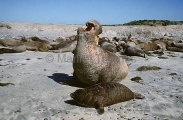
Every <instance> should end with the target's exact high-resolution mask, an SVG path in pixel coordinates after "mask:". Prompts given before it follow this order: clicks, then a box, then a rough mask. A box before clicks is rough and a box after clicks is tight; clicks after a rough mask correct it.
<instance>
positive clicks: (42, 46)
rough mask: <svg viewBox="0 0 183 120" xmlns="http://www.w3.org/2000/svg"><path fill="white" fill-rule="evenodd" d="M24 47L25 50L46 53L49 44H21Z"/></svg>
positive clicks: (35, 42) (33, 42)
mask: <svg viewBox="0 0 183 120" xmlns="http://www.w3.org/2000/svg"><path fill="white" fill-rule="evenodd" d="M22 44H24V45H25V46H26V49H27V50H31V51H42V52H45V51H48V50H49V49H50V48H51V46H50V45H49V44H45V43H41V42H39V41H30V42H22Z"/></svg>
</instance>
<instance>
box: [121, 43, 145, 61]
mask: <svg viewBox="0 0 183 120" xmlns="http://www.w3.org/2000/svg"><path fill="white" fill-rule="evenodd" d="M123 54H125V55H128V56H140V57H144V58H145V52H144V51H143V50H142V49H141V48H139V47H133V46H128V45H127V46H126V47H125V49H124V51H123Z"/></svg>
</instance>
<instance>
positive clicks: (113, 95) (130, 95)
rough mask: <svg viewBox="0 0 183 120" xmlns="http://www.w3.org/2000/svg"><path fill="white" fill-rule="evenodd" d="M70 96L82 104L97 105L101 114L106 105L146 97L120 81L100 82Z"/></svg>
mask: <svg viewBox="0 0 183 120" xmlns="http://www.w3.org/2000/svg"><path fill="white" fill-rule="evenodd" d="M70 96H71V97H72V98H73V99H74V100H75V101H76V102H77V103H79V104H80V105H83V106H88V107H95V108H96V109H97V110H98V113H99V114H102V113H104V107H106V106H109V105H113V104H116V103H119V102H124V101H128V100H131V99H135V98H136V99H144V98H145V97H144V96H142V95H141V94H139V93H134V92H132V91H131V90H130V89H129V88H128V87H126V86H124V85H122V84H119V83H113V82H108V83H100V84H96V85H93V86H90V87H88V88H85V89H78V90H76V91H75V92H73V93H71V94H70Z"/></svg>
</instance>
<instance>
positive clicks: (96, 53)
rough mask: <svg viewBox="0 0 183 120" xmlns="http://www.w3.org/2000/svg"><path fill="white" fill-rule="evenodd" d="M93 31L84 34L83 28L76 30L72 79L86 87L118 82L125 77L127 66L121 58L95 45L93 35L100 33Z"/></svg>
mask: <svg viewBox="0 0 183 120" xmlns="http://www.w3.org/2000/svg"><path fill="white" fill-rule="evenodd" d="M99 28H100V27H99ZM95 30H96V31H94V32H86V31H85V29H84V28H82V27H79V28H78V31H77V40H78V42H77V45H76V49H75V50H74V58H73V69H74V73H73V78H75V76H76V77H77V78H78V79H79V80H80V81H82V82H83V83H85V84H88V85H92V84H96V83H102V82H111V81H114V82H119V81H121V80H122V79H123V78H125V77H126V76H127V74H128V66H127V64H126V63H125V61H124V60H123V59H122V58H120V57H118V56H116V55H115V54H113V53H111V52H108V51H106V50H104V49H102V48H101V47H99V46H98V45H96V41H95V35H96V34H95V33H100V32H98V31H97V30H98V29H96V28H95ZM99 31H101V30H100V29H99ZM93 33H94V34H93Z"/></svg>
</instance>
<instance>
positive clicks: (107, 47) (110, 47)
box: [100, 42, 117, 53]
mask: <svg viewBox="0 0 183 120" xmlns="http://www.w3.org/2000/svg"><path fill="white" fill-rule="evenodd" d="M100 47H101V48H103V49H104V50H107V51H109V52H112V53H116V51H117V49H116V45H114V44H112V43H109V42H102V43H101V44H100Z"/></svg>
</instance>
